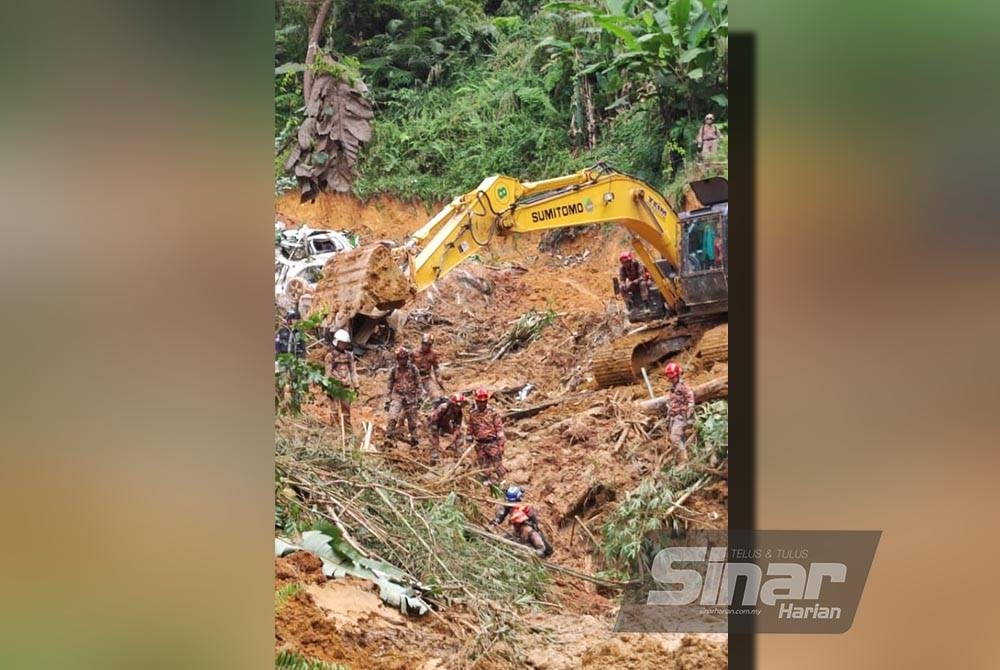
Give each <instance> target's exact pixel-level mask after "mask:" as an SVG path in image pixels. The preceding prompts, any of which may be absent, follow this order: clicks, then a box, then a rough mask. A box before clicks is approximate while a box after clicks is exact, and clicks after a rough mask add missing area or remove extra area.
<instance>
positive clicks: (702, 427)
mask: <svg viewBox="0 0 1000 670" xmlns="http://www.w3.org/2000/svg"><path fill="white" fill-rule="evenodd" d="M694 426H695V434H696V435H697V436H698V440H697V445H696V446H695V449H696V451H695V453H696V454H697V455H699V456H709V457H710V456H711V455H714V456H715V457H716V458H717V459H720V460H721V459H723V458H725V457H726V454H727V453H728V451H729V401H727V400H712V401H711V402H707V403H704V404H701V405H698V407H697V408H696V409H695V419H694Z"/></svg>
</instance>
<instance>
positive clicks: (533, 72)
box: [275, 0, 728, 201]
mask: <svg viewBox="0 0 1000 670" xmlns="http://www.w3.org/2000/svg"><path fill="white" fill-rule="evenodd" d="M327 3H329V6H328V8H327V9H328V12H327V16H326V18H325V21H323V22H322V24H321V25H320V26H318V28H319V35H320V37H319V39H318V41H317V43H318V44H319V49H320V51H321V52H322V53H323V54H325V56H327V57H328V58H327V60H326V61H325V65H324V66H323V67H325V68H327V70H329V68H330V65H329V64H330V63H331V62H333V63H335V64H336V71H337V73H338V75H339V76H341V77H343V78H344V79H345V80H347V81H350V82H351V83H352V84H353V85H356V86H358V87H360V88H361V89H362V90H364V91H365V96H366V97H367V98H368V100H369V101H370V103H371V106H372V110H373V112H374V120H373V121H372V131H373V132H372V139H371V141H370V142H369V143H368V144H366V145H365V146H364V147H363V149H362V150H361V151H360V154H359V159H358V160H359V162H358V166H357V167H358V176H357V178H356V179H355V180H354V182H353V186H352V188H353V190H354V193H355V194H356V195H358V196H359V197H361V198H367V197H369V196H371V195H374V194H378V193H386V194H391V195H394V196H397V197H402V198H413V197H418V198H421V199H424V200H427V201H434V200H440V199H443V198H447V197H451V196H453V195H455V194H457V193H461V192H465V191H467V190H470V189H472V188H473V187H475V185H476V184H478V183H479V182H480V181H481V180H482V178H483V177H485V176H488V175H490V174H496V173H504V174H509V175H512V176H515V177H519V178H521V179H541V178H546V177H552V176H557V175H560V174H566V173H568V172H572V171H574V170H577V169H580V168H582V167H586V166H589V165H592V164H594V163H595V162H597V161H598V160H605V161H607V162H608V163H609V164H611V165H613V166H615V167H617V168H618V169H620V170H623V171H626V172H629V173H632V174H634V175H636V176H639V177H641V178H642V179H645V180H647V181H649V182H650V183H652V184H653V185H654V186H656V187H658V188H660V189H661V190H663V191H664V192H665V193H666V194H667V195H670V196H673V197H676V194H677V190H678V188H679V186H680V184H682V183H683V182H684V181H687V180H688V179H690V178H692V177H697V176H702V175H704V174H706V173H711V174H725V173H726V170H727V168H726V161H725V149H726V145H725V142H724V143H723V145H722V150H721V151H720V152H719V154H718V157H717V159H714V160H713V161H711V162H709V163H704V162H700V161H698V160H696V158H697V157H696V155H695V154H696V150H695V137H696V134H697V131H698V128H699V126H700V125H701V121H702V118H703V117H704V115H705V114H706V113H708V112H711V113H714V114H715V116H716V118H717V120H718V122H719V123H718V125H719V126H720V128H721V129H722V130H723V132H725V131H726V108H727V104H728V99H727V97H726V90H727V69H728V9H727V0H581V1H580V2H549V3H545V2H540V1H538V0H486V1H485V2H483V1H478V2H477V1H475V0H371V1H370V2H348V1H346V0H326V1H325V2H324V1H323V0H276V4H275V12H276V29H275V43H276V50H275V177H276V188H277V189H278V190H279V191H282V190H287V189H289V188H293V187H294V185H295V180H294V178H293V177H291V176H290V175H289V174H288V173H287V172H286V171H285V170H284V169H283V164H284V162H285V158H286V157H287V155H288V154H289V152H290V147H291V145H292V144H293V142H294V139H295V136H296V132H297V129H298V126H299V124H300V123H301V122H302V119H303V112H304V108H305V102H304V98H303V74H304V71H305V70H306V66H305V62H306V60H307V58H306V54H307V47H308V44H309V34H310V30H311V29H313V26H314V24H316V17H317V15H319V13H320V11H321V7H322V6H323V5H324V4H327ZM313 67H314V68H315V67H317V66H313Z"/></svg>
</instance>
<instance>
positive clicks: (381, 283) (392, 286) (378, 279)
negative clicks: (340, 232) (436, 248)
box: [309, 244, 414, 329]
mask: <svg viewBox="0 0 1000 670" xmlns="http://www.w3.org/2000/svg"><path fill="white" fill-rule="evenodd" d="M400 255H401V256H403V258H402V259H401V258H397V257H396V256H394V255H393V252H392V251H391V250H390V249H388V248H387V247H386V246H384V245H382V244H369V245H366V246H363V247H358V248H357V249H351V250H350V251H345V252H343V253H339V254H337V255H336V256H334V257H333V258H332V259H330V262H329V263H327V264H326V267H324V268H323V279H322V280H320V282H319V284H317V286H316V290H315V291H314V292H313V299H312V303H311V305H310V309H309V313H310V315H312V314H315V313H317V312H319V311H321V310H325V311H326V314H327V317H326V318H325V319H324V320H323V325H324V326H325V327H327V328H330V329H336V328H345V327H348V326H349V324H350V323H351V321H352V320H353V319H354V318H355V317H356V316H357V315H364V316H368V317H375V318H381V317H383V316H385V315H386V313H387V312H388V311H389V310H392V309H397V308H399V307H402V306H403V305H404V304H406V303H407V302H408V301H409V300H410V299H411V298H413V295H414V289H413V286H412V285H411V283H410V280H409V279H408V278H407V276H406V274H405V273H404V271H403V269H402V268H403V267H405V262H406V261H405V252H402V254H400Z"/></svg>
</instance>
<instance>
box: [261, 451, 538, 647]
mask: <svg viewBox="0 0 1000 670" xmlns="http://www.w3.org/2000/svg"><path fill="white" fill-rule="evenodd" d="M294 449H295V445H294V444H292V443H291V442H289V441H287V440H284V439H283V438H279V445H278V451H279V454H281V453H282V452H288V451H289V450H294ZM321 463H322V465H318V464H316V463H315V462H314V463H305V462H302V461H299V460H295V459H294V458H290V457H288V456H282V455H279V456H278V458H277V460H276V465H275V468H276V477H277V488H278V495H277V500H276V507H277V511H276V525H278V526H279V527H282V528H285V529H286V530H290V528H289V526H292V527H297V528H298V529H299V530H301V529H303V527H305V526H307V525H309V524H310V523H315V522H316V521H319V520H325V521H326V522H328V523H332V524H334V525H335V526H336V527H337V529H338V530H339V532H340V535H341V537H343V539H344V540H345V541H346V542H347V543H348V544H350V545H351V546H352V547H353V549H354V550H355V551H357V552H358V553H359V554H361V555H363V556H365V557H366V558H368V557H370V558H373V559H377V560H380V561H383V562H386V563H390V564H392V565H395V566H398V567H400V568H401V569H402V570H404V571H405V572H407V573H409V575H411V576H412V577H413V578H414V581H415V582H416V581H418V582H420V583H422V584H423V585H424V586H425V587H426V588H427V589H428V590H427V591H426V592H424V593H423V594H421V595H422V597H423V599H424V600H425V601H427V602H429V603H431V604H432V606H434V607H435V608H436V609H437V608H440V607H442V606H448V607H449V608H452V610H453V612H454V614H455V616H454V617H453V618H452V620H453V621H457V622H458V623H459V624H460V625H462V626H463V627H464V628H466V629H467V631H468V633H471V635H469V634H464V635H461V637H463V638H468V639H469V642H468V643H467V644H466V647H465V650H464V651H465V654H464V655H465V657H466V658H467V659H470V663H471V659H477V658H492V659H493V660H498V661H499V660H501V659H506V660H508V661H510V660H516V659H519V658H521V656H522V652H521V651H520V649H519V648H518V643H517V638H518V636H516V635H509V633H510V632H512V631H516V630H518V629H519V628H520V627H521V626H522V625H523V624H522V623H521V621H522V617H521V614H522V611H521V610H522V609H523V608H524V607H526V606H530V605H532V604H535V603H537V602H539V600H540V598H541V597H542V595H543V594H544V592H545V590H546V588H547V585H548V574H547V572H546V571H545V569H544V567H543V566H542V565H541V564H540V563H539V562H537V561H536V560H534V559H533V558H532V557H531V555H529V554H528V553H524V552H520V551H516V550H512V549H511V548H509V547H508V546H507V545H506V544H504V543H503V542H493V541H488V540H486V538H484V537H483V536H482V534H481V533H475V534H474V533H470V532H469V529H470V524H469V523H468V520H469V519H474V518H475V517H476V516H477V512H476V509H475V507H474V506H473V505H472V504H470V503H463V501H462V500H461V499H460V497H459V496H457V495H456V494H455V493H454V492H451V493H447V494H443V493H435V492H433V491H430V490H428V489H425V488H422V487H420V486H418V485H416V484H414V483H412V482H409V481H407V480H405V479H402V478H400V477H398V476H397V475H395V474H394V473H393V472H392V471H390V470H389V469H387V468H384V467H378V464H372V463H371V462H367V461H365V460H363V459H362V458H361V457H360V456H359V455H357V454H345V455H340V456H333V457H327V458H324V459H323V460H322V461H321ZM454 632H455V633H456V635H459V634H460V632H459V631H458V630H455V631H454Z"/></svg>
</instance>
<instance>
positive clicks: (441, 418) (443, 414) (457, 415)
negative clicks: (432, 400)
mask: <svg viewBox="0 0 1000 670" xmlns="http://www.w3.org/2000/svg"><path fill="white" fill-rule="evenodd" d="M464 407H465V396H464V395H462V394H461V393H452V394H451V396H449V397H448V398H442V399H441V402H440V403H439V404H438V405H437V406H436V407H435V408H434V409H433V410H431V415H430V417H429V418H428V419H427V433H428V436H429V439H430V443H431V465H435V464H437V462H438V457H439V455H440V454H439V453H438V450H439V449H440V447H441V436H442V435H450V436H451V442H449V443H448V449H449V450H450V451H451V453H452V454H453V455H454V456H455V457H456V458H458V456H460V455H461V452H460V451H459V450H460V448H461V446H462V422H463V419H464V418H465V413H464V412H463V411H462V409H463V408H464Z"/></svg>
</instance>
